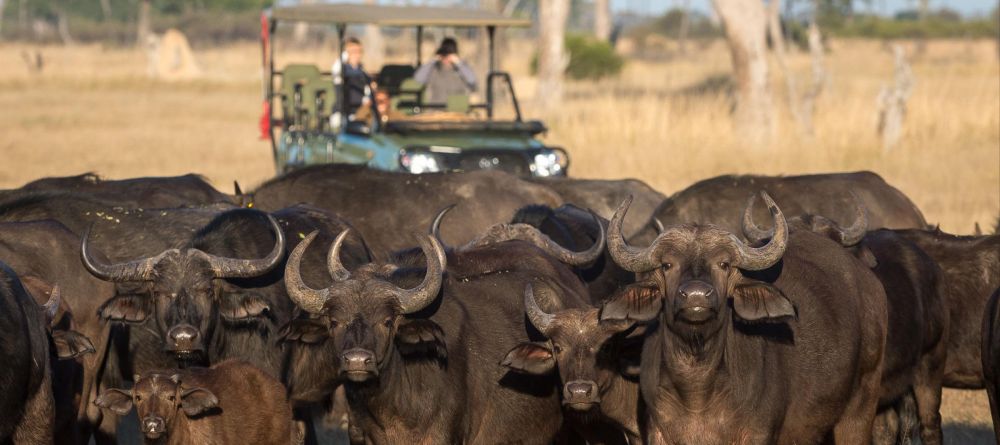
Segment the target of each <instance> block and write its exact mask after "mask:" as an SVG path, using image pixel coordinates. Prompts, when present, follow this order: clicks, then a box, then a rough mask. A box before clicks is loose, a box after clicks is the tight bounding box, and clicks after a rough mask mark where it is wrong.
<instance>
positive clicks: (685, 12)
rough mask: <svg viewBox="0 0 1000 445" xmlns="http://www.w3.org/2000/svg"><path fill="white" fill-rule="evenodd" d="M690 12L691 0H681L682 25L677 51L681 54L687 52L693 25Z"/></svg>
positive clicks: (679, 31) (679, 30)
mask: <svg viewBox="0 0 1000 445" xmlns="http://www.w3.org/2000/svg"><path fill="white" fill-rule="evenodd" d="M690 12H691V5H690V0H681V25H680V27H679V29H678V30H677V51H678V52H680V53H681V54H686V53H687V35H688V29H689V28H690V27H691V17H690Z"/></svg>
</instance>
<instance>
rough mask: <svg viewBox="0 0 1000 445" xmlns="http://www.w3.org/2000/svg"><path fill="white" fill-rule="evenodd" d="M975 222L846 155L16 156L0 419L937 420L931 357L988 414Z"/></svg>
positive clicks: (995, 312)
mask: <svg viewBox="0 0 1000 445" xmlns="http://www.w3.org/2000/svg"><path fill="white" fill-rule="evenodd" d="M972 225H973V222H972V221H970V222H969V226H970V228H971V227H972ZM993 231H994V233H993V234H989V235H982V234H977V235H973V236H956V235H950V234H947V233H944V232H942V231H941V230H940V229H938V228H936V227H934V226H932V225H930V224H929V223H928V222H927V221H926V220H925V219H924V217H923V215H922V214H921V212H920V210H919V209H917V208H916V206H915V205H914V204H913V203H912V202H911V201H910V200H909V199H908V198H907V197H906V196H905V195H903V194H902V193H901V192H900V191H899V190H897V189H896V188H894V187H892V186H890V185H889V184H887V183H886V182H885V181H884V180H883V179H882V178H880V177H879V176H878V175H876V174H874V173H870V172H857V173H837V174H820V175H809V176H786V177H768V176H721V177H716V178H711V179H707V180H704V181H701V182H698V183H696V184H694V185H692V186H690V187H688V188H687V189H684V190H682V191H679V192H677V193H675V194H674V195H672V196H669V197H667V196H664V195H662V194H660V193H658V192H656V191H655V190H653V189H652V188H650V187H648V186H647V185H645V184H643V183H642V182H640V181H635V180H620V181H610V180H609V181H603V180H580V179H566V178H562V179H558V178H557V179H523V178H518V177H515V176H511V175H508V174H506V173H502V172H498V171H476V172H465V173H449V174H426V175H408V174H398V173H386V172H379V171H372V170H368V169H365V168H363V167H352V166H335V165H327V166H318V167H310V168H306V169H302V170H298V171H294V172H291V173H288V174H285V175H283V176H279V177H277V178H275V179H272V180H270V181H268V182H266V183H264V184H263V185H261V186H259V187H258V188H257V189H256V190H253V191H251V192H244V191H241V190H240V189H239V186H237V187H236V191H235V193H234V194H232V195H230V194H226V193H222V192H219V191H217V190H216V189H214V188H213V187H212V186H211V185H209V184H208V183H207V182H206V181H205V180H204V179H202V178H201V177H199V176H196V175H186V176H178V177H151V178H136V179H126V180H102V179H100V178H98V177H96V176H94V175H92V174H86V175H80V176H73V177H60V178H44V179H40V180H37V181H34V182H31V183H29V184H26V185H24V186H23V187H21V188H18V189H12V190H4V191H0V261H2V263H0V335H2V337H3V340H2V341H0V361H2V364H0V444H51V443H59V444H87V443H91V442H92V443H96V444H109V443H134V442H137V441H139V440H145V441H146V442H147V443H167V444H181V443H187V444H299V443H322V442H323V441H324V440H326V438H329V437H336V436H335V435H334V436H331V434H332V433H330V431H341V432H340V433H337V434H339V435H340V436H339V437H340V439H337V440H338V441H339V440H348V441H349V442H350V443H352V444H459V443H461V444H539V445H542V444H553V443H555V444H584V443H589V444H625V443H628V444H635V443H649V444H678V445H697V444H748V445H749V444H821V443H824V444H825V443H836V444H869V443H872V444H897V443H898V444H904V443H911V441H912V440H914V439H916V438H918V437H919V439H920V440H921V441H922V443H923V444H925V445H938V444H941V443H942V441H943V437H942V425H941V415H940V413H939V408H940V405H941V394H942V387H954V388H969V389H982V388H985V389H987V391H989V395H990V401H991V405H992V407H993V409H994V423H995V424H1000V422H997V419H998V417H997V415H998V412H997V408H998V406H997V404H996V403H995V402H997V401H998V400H997V399H996V396H997V392H996V390H998V389H1000V374H998V373H997V371H998V370H1000V303H998V301H997V299H998V298H1000V291H998V287H1000V235H998V234H997V233H996V229H994V230H993ZM139 436H141V437H142V439H140V438H139Z"/></svg>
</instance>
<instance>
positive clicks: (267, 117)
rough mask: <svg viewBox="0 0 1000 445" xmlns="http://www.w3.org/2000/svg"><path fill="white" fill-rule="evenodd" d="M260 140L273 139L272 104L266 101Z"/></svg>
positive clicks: (261, 118) (261, 119)
mask: <svg viewBox="0 0 1000 445" xmlns="http://www.w3.org/2000/svg"><path fill="white" fill-rule="evenodd" d="M260 138H261V139H271V103H270V102H268V101H266V100H265V101H264V111H263V113H262V114H261V115H260Z"/></svg>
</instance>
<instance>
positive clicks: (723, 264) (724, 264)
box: [719, 261, 729, 270]
mask: <svg viewBox="0 0 1000 445" xmlns="http://www.w3.org/2000/svg"><path fill="white" fill-rule="evenodd" d="M719 268H720V269H722V270H729V262H728V261H722V262H720V263H719Z"/></svg>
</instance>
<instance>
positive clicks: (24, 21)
mask: <svg viewBox="0 0 1000 445" xmlns="http://www.w3.org/2000/svg"><path fill="white" fill-rule="evenodd" d="M17 27H18V32H25V31H26V30H27V29H28V0H19V1H18V2H17Z"/></svg>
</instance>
